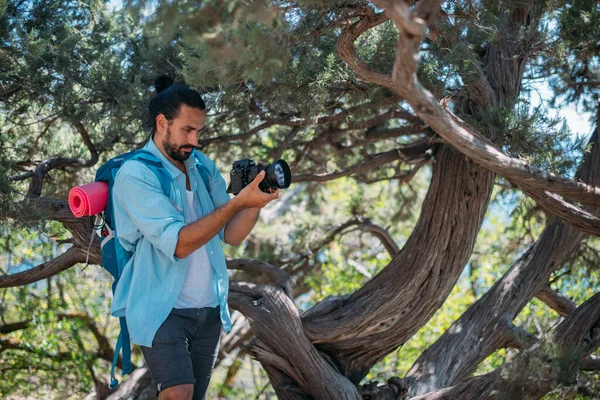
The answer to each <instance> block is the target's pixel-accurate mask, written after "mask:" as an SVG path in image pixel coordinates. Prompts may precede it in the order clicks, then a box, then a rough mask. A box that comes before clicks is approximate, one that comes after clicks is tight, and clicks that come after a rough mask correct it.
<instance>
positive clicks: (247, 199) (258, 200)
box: [232, 171, 279, 208]
mask: <svg viewBox="0 0 600 400" xmlns="http://www.w3.org/2000/svg"><path fill="white" fill-rule="evenodd" d="M264 178H265V171H260V173H259V174H258V175H257V176H256V178H254V180H253V181H252V182H250V184H249V185H248V186H246V187H245V188H243V189H242V191H241V192H239V193H238V195H237V196H236V197H235V198H234V199H233V200H232V201H235V202H236V203H238V206H239V207H241V208H263V207H264V206H266V205H267V204H269V203H270V202H271V201H273V200H276V199H278V198H279V189H276V190H274V191H273V192H272V193H265V192H263V191H262V190H260V188H259V187H258V185H259V184H260V183H261V182H262V180H263V179H264Z"/></svg>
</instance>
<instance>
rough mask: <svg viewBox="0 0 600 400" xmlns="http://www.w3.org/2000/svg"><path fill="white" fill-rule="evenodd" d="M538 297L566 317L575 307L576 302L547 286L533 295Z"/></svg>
mask: <svg viewBox="0 0 600 400" xmlns="http://www.w3.org/2000/svg"><path fill="white" fill-rule="evenodd" d="M535 297H537V298H538V299H540V300H541V301H543V302H544V303H546V305H547V306H548V307H550V308H552V309H553V310H555V311H556V312H558V314H560V315H561V316H563V317H568V316H569V315H571V313H572V312H573V311H575V309H576V308H577V304H575V303H574V302H573V300H571V299H569V298H568V297H567V296H565V295H563V294H562V293H560V292H558V291H556V290H554V289H552V288H551V287H550V286H547V287H545V288H543V289H542V290H540V291H539V292H538V294H536V295H535Z"/></svg>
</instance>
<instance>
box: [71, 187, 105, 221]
mask: <svg viewBox="0 0 600 400" xmlns="http://www.w3.org/2000/svg"><path fill="white" fill-rule="evenodd" d="M107 202H108V184H107V183H106V182H94V183H88V184H87V185H81V186H75V187H74V188H72V189H71V190H70V191H69V207H70V208H71V211H72V212H73V215H75V216H76V217H77V218H81V217H86V216H92V215H96V214H98V213H100V212H102V211H103V210H104V208H105V207H106V203H107Z"/></svg>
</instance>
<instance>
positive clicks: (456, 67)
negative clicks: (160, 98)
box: [0, 0, 600, 399]
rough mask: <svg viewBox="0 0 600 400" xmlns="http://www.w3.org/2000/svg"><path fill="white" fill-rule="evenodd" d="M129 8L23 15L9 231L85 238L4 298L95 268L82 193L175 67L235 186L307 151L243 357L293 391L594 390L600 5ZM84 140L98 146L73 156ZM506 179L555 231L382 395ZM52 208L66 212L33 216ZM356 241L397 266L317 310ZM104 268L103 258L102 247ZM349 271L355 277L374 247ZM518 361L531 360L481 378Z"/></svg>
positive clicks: (245, 278)
mask: <svg viewBox="0 0 600 400" xmlns="http://www.w3.org/2000/svg"><path fill="white" fill-rule="evenodd" d="M127 7H128V9H129V11H131V14H129V17H127V18H128V19H127V20H125V19H124V18H126V17H125V16H120V17H119V18H121V19H115V18H116V17H111V16H108V15H106V14H105V12H104V11H103V9H102V4H101V3H91V4H90V5H86V6H82V5H80V4H76V3H73V4H72V5H69V3H66V5H62V3H61V5H55V4H53V3H50V2H48V3H46V2H33V3H20V4H18V3H14V4H13V3H9V4H8V5H6V6H5V7H4V10H5V11H4V14H3V19H2V21H3V25H2V26H3V30H2V32H3V37H4V40H3V42H2V46H3V47H2V51H3V53H4V54H6V55H7V57H3V59H2V61H1V62H2V64H0V65H1V68H2V71H3V78H2V79H3V81H2V87H1V89H2V95H1V96H0V99H1V100H2V103H1V104H2V107H3V111H4V114H3V115H4V117H3V118H5V121H3V126H4V128H3V129H2V135H3V136H4V137H5V138H6V139H5V140H4V141H3V145H4V146H7V147H6V149H7V150H6V151H3V156H2V162H3V164H2V166H3V169H4V174H3V175H4V181H3V193H6V195H5V196H4V197H3V199H4V201H3V207H4V208H3V210H4V211H3V217H4V221H6V222H5V224H6V225H7V226H12V225H9V224H14V223H15V221H21V222H23V221H26V222H29V223H31V222H32V221H37V220H39V219H40V218H45V219H47V220H51V221H58V222H60V223H62V224H63V226H64V227H65V228H66V229H67V230H68V232H70V235H71V236H72V239H68V240H70V241H71V246H70V247H69V248H68V250H64V253H63V254H62V255H59V256H58V257H57V258H55V259H53V260H51V261H48V262H46V263H44V264H41V265H39V266H37V267H33V268H31V269H29V270H28V271H25V272H20V273H17V274H12V275H4V276H2V277H1V278H0V285H1V286H3V287H15V286H21V285H26V284H29V283H31V282H35V281H37V280H40V279H45V278H48V277H50V276H54V275H55V274H57V273H59V272H61V271H64V270H66V269H68V268H70V267H72V266H74V265H76V264H77V263H82V262H84V261H85V260H86V258H88V255H87V253H88V246H89V245H88V243H89V238H90V231H91V230H92V226H91V223H90V222H89V221H87V220H76V219H75V218H74V217H72V216H71V215H70V213H69V211H68V208H67V206H66V202H65V201H64V198H65V190H66V188H68V187H70V185H73V184H75V183H78V182H83V181H85V179H88V180H89V179H90V177H91V173H92V172H93V170H94V167H95V166H97V165H98V163H99V162H100V161H101V160H104V159H106V158H107V157H108V156H110V155H112V154H116V153H118V152H119V151H123V150H124V149H130V148H131V147H137V146H141V145H143V144H144V142H145V141H146V140H147V139H148V131H147V124H146V125H145V124H144V115H143V104H144V101H147V99H148V98H149V97H150V96H151V95H152V92H151V89H150V83H151V81H152V78H153V77H154V76H156V75H158V74H159V73H165V72H167V73H170V74H172V75H173V76H176V77H178V78H179V79H182V80H185V81H186V83H187V84H189V85H190V86H191V87H194V88H196V89H197V90H199V91H200V92H201V93H203V95H204V96H205V98H206V99H207V103H208V105H209V109H210V112H209V119H208V124H207V125H208V126H207V130H206V133H205V136H204V137H203V138H202V139H201V140H200V145H199V146H200V148H201V150H202V151H204V152H206V153H208V154H211V155H212V156H214V157H215V158H216V159H217V161H218V163H219V165H220V166H221V169H222V171H223V172H226V171H227V168H228V166H229V165H231V162H233V161H234V160H236V159H240V158H254V159H263V160H272V159H277V158H285V159H287V160H288V161H289V162H290V165H291V166H292V170H293V171H294V182H295V184H294V186H293V187H292V188H291V189H290V191H289V193H290V195H288V196H287V198H284V201H283V204H284V205H283V206H282V207H280V208H279V209H277V210H274V211H272V214H273V215H270V216H269V215H267V216H264V217H265V218H267V217H268V218H271V219H270V221H272V222H271V223H272V224H273V225H275V224H276V223H277V222H276V221H277V219H279V220H280V221H285V222H286V223H287V224H288V226H287V228H285V229H281V230H280V231H279V232H278V233H279V235H271V236H270V237H266V236H267V235H265V237H261V236H259V235H255V236H253V237H252V238H251V240H250V241H249V242H248V244H247V246H246V248H245V249H244V251H235V250H230V255H231V256H232V258H231V259H230V260H229V261H228V267H229V268H231V270H232V271H236V272H235V275H234V276H233V278H232V282H231V287H230V289H231V295H230V306H231V307H232V308H233V309H235V310H237V311H239V312H240V313H241V315H243V316H244V317H245V318H242V317H240V318H239V320H238V322H237V325H236V329H234V330H233V332H232V333H231V334H228V335H226V336H225V337H224V338H223V346H222V352H223V353H224V354H225V353H230V352H232V351H234V349H236V348H238V347H240V346H241V349H242V350H243V352H245V353H247V354H250V355H251V356H252V357H254V358H255V359H256V360H258V361H260V363H261V364H262V366H263V368H264V370H265V371H266V373H267V375H268V378H269V380H270V382H271V384H272V387H273V389H274V391H275V392H276V393H277V396H278V397H279V398H282V399H288V398H289V399H305V398H322V399H338V398H339V399H342V398H373V399H374V398H377V399H395V398H423V399H425V398H427V399H431V398H452V399H459V398H463V399H478V398H498V399H501V398H540V397H542V396H544V395H545V394H546V393H548V392H550V391H552V390H554V389H556V387H558V386H561V387H564V386H565V385H566V386H569V385H571V386H573V387H576V385H575V384H576V379H575V378H574V377H576V375H577V374H576V373H577V371H578V370H579V369H580V366H581V365H589V364H590V363H592V362H593V359H590V358H588V356H589V355H590V354H591V353H592V352H593V351H594V350H595V349H596V348H597V347H598V345H599V344H600V342H599V340H600V337H599V335H598V325H599V323H600V315H599V314H598V313H599V311H598V310H600V307H599V304H598V302H600V298H599V297H598V295H593V296H591V297H590V298H589V299H587V301H585V303H583V304H575V303H573V302H571V301H569V300H568V299H566V298H565V297H564V296H562V295H561V294H560V293H559V292H558V291H557V290H556V286H555V287H552V286H551V285H550V282H551V280H552V281H554V282H555V281H556V279H557V278H556V276H555V273H556V271H559V270H562V269H565V267H566V266H567V267H568V266H569V265H573V264H574V263H575V262H578V263H582V262H583V263H587V264H588V265H590V266H591V265H592V264H594V263H597V261H598V260H597V256H596V258H594V257H589V254H590V253H591V254H593V253H594V251H596V250H594V246H597V242H596V244H594V243H595V242H594V241H593V240H591V239H589V237H588V236H587V235H592V236H591V237H597V236H598V234H599V232H600V223H599V219H598V217H597V211H598V210H597V206H598V204H600V201H599V199H600V188H599V186H600V181H599V180H600V176H598V171H599V170H600V155H599V153H598V151H599V149H598V145H599V144H600V143H599V140H600V138H599V132H598V119H599V117H598V116H599V115H600V111H599V110H600V108H599V105H598V90H597V89H598V81H599V76H598V74H599V72H600V71H599V70H598V54H599V43H600V37H599V34H598V32H597V29H595V25H596V24H597V21H598V14H599V13H600V10H599V7H598V5H597V4H596V3H595V2H593V1H589V0H588V1H577V2H574V3H569V4H566V3H561V2H542V3H539V2H523V1H508V2H494V1H490V2H476V3H473V2H463V1H456V2H435V1H420V2H416V3H414V4H412V3H407V2H403V1H386V0H377V1H373V2H366V1H336V2H333V3H332V4H326V3H325V2H315V1H299V2H278V1H272V2H266V1H256V2H252V3H244V2H237V1H229V2H223V1H206V2H190V1H175V2H165V3H162V2H160V3H158V4H147V3H146V2H131V3H128V5H127ZM147 10H152V11H151V12H147ZM65 21H68V23H66V24H65ZM541 78H543V79H544V80H545V81H547V82H548V84H549V85H550V86H551V88H552V89H553V90H554V92H555V94H556V97H555V101H554V105H555V107H558V108H560V107H563V106H564V104H570V103H577V104H578V105H579V106H580V107H581V108H580V109H582V110H585V111H588V112H591V113H593V115H595V120H594V123H595V126H596V128H595V130H594V132H593V133H592V135H591V138H585V139H587V141H586V142H584V143H582V142H581V141H577V140H572V139H571V137H570V133H569V131H568V129H567V128H566V127H565V126H564V125H563V124H561V121H559V120H556V119H552V118H550V117H549V116H548V114H547V113H546V112H545V111H544V109H543V108H542V107H536V106H535V105H534V102H533V101H532V96H531V92H532V90H534V87H533V82H535V81H536V80H539V79H541ZM65 135H77V136H70V137H76V138H77V139H76V140H75V141H74V142H71V143H65V142H66V141H65V139H64V138H65V137H66V136H65ZM38 136H40V137H41V139H39V140H37V141H36V138H37V137H38ZM23 138H28V139H27V140H23ZM42 140H45V142H42V143H40V141H42ZM46 143H51V144H52V145H46ZM16 146H20V147H18V149H19V150H20V151H15V150H14V149H15V147H16ZM21 149H22V150H21ZM423 171H425V173H422V172H423ZM347 180H351V181H352V182H353V183H352V185H353V186H352V187H353V188H354V190H355V192H354V193H352V200H351V201H350V203H349V204H348V210H347V211H348V213H347V214H348V215H350V216H351V217H350V218H349V219H347V220H335V219H332V220H330V221H329V222H328V224H327V225H326V226H319V223H322V220H319V219H318V218H316V217H317V216H319V215H320V214H322V213H323V210H325V209H326V207H327V206H326V205H327V204H329V203H332V204H336V198H335V197H336V195H337V196H339V195H340V194H336V193H333V194H332V193H331V191H328V187H330V185H333V184H335V182H338V181H347ZM415 180H419V181H420V182H421V183H422V182H423V181H427V183H428V188H427V190H426V193H425V194H424V195H423V197H422V198H420V197H419V196H418V195H416V194H415V193H413V192H411V190H409V189H410V188H411V187H413V186H412V185H418V184H419V183H418V182H415ZM495 186H496V187H497V188H499V189H498V190H497V192H498V191H499V192H502V193H522V194H523V195H525V196H527V198H528V199H530V200H527V204H528V205H529V206H528V207H529V209H528V210H527V213H529V214H532V215H538V216H539V215H543V216H545V219H544V225H545V227H543V230H542V231H541V232H540V234H539V235H537V236H536V237H535V238H534V240H532V241H530V242H529V243H527V241H524V242H523V243H519V244H520V246H521V247H519V248H518V249H515V251H514V253H513V257H512V258H510V259H509V260H507V263H509V265H508V268H506V271H505V272H504V274H503V275H502V276H500V277H499V278H498V279H497V281H496V282H495V283H494V284H493V285H491V287H489V290H487V292H485V293H479V295H478V296H477V299H476V300H474V301H473V303H472V304H471V305H470V306H469V307H468V308H467V309H466V311H465V312H464V313H463V315H462V316H461V317H460V318H458V319H457V320H456V321H455V322H454V323H453V324H452V325H451V326H450V328H449V329H448V330H447V331H446V332H445V333H444V334H443V335H441V336H440V337H439V338H438V339H437V341H435V342H434V343H431V346H430V347H429V348H428V349H427V350H425V351H424V352H423V353H422V355H421V356H420V357H418V358H417V360H416V361H415V362H414V364H413V366H412V368H410V370H409V371H408V372H407V373H406V374H405V375H403V376H400V377H392V378H390V379H389V380H388V382H387V383H386V384H379V385H378V384H375V383H368V382H366V381H365V379H364V378H365V377H366V376H367V374H369V372H370V371H371V370H372V369H373V368H374V366H376V365H377V364H378V363H379V362H381V361H382V360H383V359H384V358H385V357H386V356H387V355H389V354H390V353H392V352H394V351H395V350H396V349H398V348H399V347H402V346H403V345H405V344H406V342H407V341H408V340H409V339H411V338H412V337H414V335H415V334H416V333H417V332H418V331H419V329H421V328H422V327H423V326H424V325H425V324H426V323H427V322H428V321H430V320H431V318H432V316H433V315H434V313H435V312H436V310H438V309H439V308H440V307H441V306H442V305H443V304H444V302H445V301H446V299H447V298H448V296H449V295H450V293H451V291H452V289H453V288H454V287H455V285H456V283H457V281H458V280H459V277H460V275H461V273H462V272H463V271H464V270H465V266H467V265H468V264H470V263H474V261H475V259H476V258H477V257H478V255H477V254H474V252H473V250H474V247H475V245H476V240H477V239H478V237H479V236H480V235H481V229H482V222H483V220H484V217H485V215H486V212H488V209H489V208H490V204H491V203H492V202H494V201H496V200H497V199H498V196H497V194H495V193H493V190H494V187H495ZM407 188H409V189H407ZM374 191H376V192H377V193H378V197H377V198H378V199H379V201H380V202H382V203H383V204H384V205H383V206H381V207H380V208H379V209H378V207H377V206H376V205H374V204H373V202H372V199H373V192H374ZM497 192H496V193H497ZM31 206H33V208H35V209H37V210H38V211H40V210H41V211H43V215H41V216H40V215H39V212H38V213H37V214H36V213H34V212H33V211H35V210H32V211H31V212H30V213H27V214H26V212H27V210H26V208H27V207H31ZM407 210H408V212H407ZM413 213H414V214H413ZM25 215H28V217H25ZM336 215H337V214H336ZM311 218H312V219H311ZM315 221H318V223H317V222H315ZM407 224H411V225H410V226H406V225H407ZM290 226H291V228H290ZM407 229H408V230H409V231H411V232H410V234H409V235H407V236H408V237H407V238H406V239H404V238H403V237H402V236H403V234H402V232H403V230H407ZM310 230H313V231H314V232H310ZM357 231H360V232H363V234H367V235H368V236H369V237H370V238H371V239H368V240H364V241H362V240H359V241H358V242H356V241H355V242H354V243H353V246H354V249H353V250H358V251H360V252H361V253H362V256H361V257H362V258H363V259H365V260H367V261H368V260H369V257H370V259H371V260H375V259H377V257H378V256H379V255H380V254H381V253H386V254H385V258H384V259H386V260H387V261H386V265H381V266H380V267H377V268H375V271H374V273H373V274H370V273H369V272H368V271H367V274H366V275H368V278H364V279H361V280H358V282H359V284H358V285H357V287H355V288H354V289H353V290H350V291H348V292H346V293H337V295H335V296H329V297H327V298H318V297H317V296H316V295H315V293H314V290H315V285H314V281H313V280H314V277H315V276H319V274H320V273H322V270H323V268H324V264H325V263H324V261H323V257H324V254H326V252H325V251H324V250H323V249H325V248H326V247H327V246H329V245H330V244H332V243H339V244H341V245H346V244H347V242H345V241H344V240H343V239H342V238H344V237H347V236H349V235H356V232H357ZM519 232H520V234H522V235H524V233H523V231H519ZM319 233H322V236H321V237H319V235H318V234H319ZM499 251H505V250H504V249H499ZM378 253H379V254H378ZM351 254H352V255H354V254H356V253H351ZM365 254H367V256H365ZM348 258H350V259H348ZM380 258H381V257H380ZM88 261H91V262H92V263H100V262H101V260H100V256H99V248H98V243H97V238H96V239H95V241H94V242H93V243H92V246H91V248H90V251H89V260H88ZM337 262H339V263H346V264H345V265H342V266H341V268H340V269H341V270H343V269H344V268H347V269H355V268H356V267H355V264H356V262H355V260H352V259H351V257H346V259H341V260H337ZM373 262H375V261H373ZM566 269H567V270H568V268H566ZM307 293H308V294H310V295H311V296H312V298H316V299H317V300H320V301H319V302H318V303H317V304H315V305H314V306H312V307H311V308H308V309H305V310H301V311H300V310H299V309H298V305H297V302H295V299H297V298H298V297H299V296H300V295H303V294H307ZM534 298H537V299H539V300H541V301H543V302H545V303H546V304H548V305H549V306H550V307H552V308H553V309H556V310H557V312H558V313H559V314H560V315H561V316H563V317H565V319H564V320H562V321H561V322H560V324H558V325H557V326H556V327H555V329H553V330H552V331H551V332H549V333H548V334H547V335H545V336H543V337H535V336H534V335H532V333H531V332H530V331H528V329H527V328H529V327H528V326H525V327H520V326H519V325H518V322H516V319H515V318H516V317H517V315H518V314H519V313H520V312H521V310H522V309H523V308H524V307H525V306H526V305H527V304H528V303H529V302H531V301H532V299H534ZM21 322H23V321H21ZM19 327H20V329H19V330H22V329H25V328H24V327H21V326H19ZM248 327H249V328H250V329H248ZM523 328H525V329H523ZM504 348H516V349H519V350H520V351H519V352H518V353H516V354H515V355H514V357H513V358H511V359H510V360H508V361H507V362H506V364H504V365H501V366H498V368H497V369H495V370H493V371H491V372H489V373H487V374H481V375H479V376H476V377H472V375H473V373H474V372H475V371H476V369H477V367H478V366H480V365H481V363H482V362H483V361H484V360H485V359H486V358H488V357H489V356H490V355H492V354H494V353H495V352H496V351H497V350H499V349H504ZM582 361H583V362H584V363H583V364H581V362H582ZM232 370H233V369H232ZM230 371H231V370H230ZM394 375H395V373H394V371H390V372H389V375H388V376H394ZM136 377H137V376H136ZM118 395H119V394H118V393H117V394H115V395H114V396H118Z"/></svg>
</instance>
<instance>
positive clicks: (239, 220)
mask: <svg viewBox="0 0 600 400" xmlns="http://www.w3.org/2000/svg"><path fill="white" fill-rule="evenodd" d="M259 213H260V208H246V209H243V210H240V211H239V212H238V213H237V214H236V215H235V216H234V217H233V218H231V220H230V221H229V222H228V223H227V226H226V227H225V242H226V243H228V244H230V245H232V246H239V245H240V244H241V243H242V242H243V241H244V239H245V238H246V236H248V234H249V233H250V231H251V230H252V228H254V225H256V221H257V220H258V215H259Z"/></svg>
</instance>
